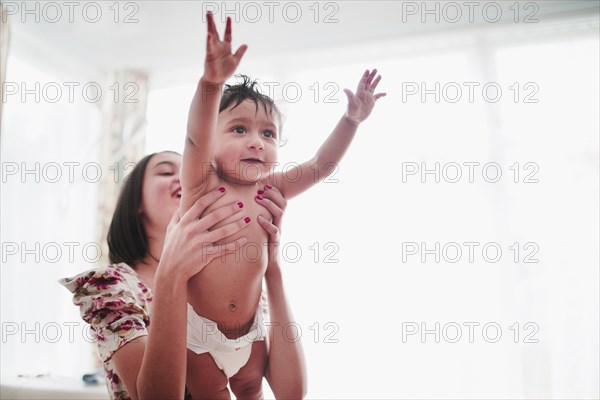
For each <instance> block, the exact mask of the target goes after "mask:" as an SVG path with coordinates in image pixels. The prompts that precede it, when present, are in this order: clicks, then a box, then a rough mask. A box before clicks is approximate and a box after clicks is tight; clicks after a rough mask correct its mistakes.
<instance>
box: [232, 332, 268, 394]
mask: <svg viewBox="0 0 600 400" xmlns="http://www.w3.org/2000/svg"><path fill="white" fill-rule="evenodd" d="M266 366H267V345H266V342H265V341H264V340H260V341H258V342H254V343H252V352H251V353H250V358H249V359H248V362H247V363H246V365H244V366H243V367H242V368H240V370H239V371H238V373H237V374H235V375H234V376H232V377H231V378H229V385H230V386H231V391H232V392H233V393H234V394H235V397H236V398H238V399H262V398H263V393H262V379H263V376H264V374H265V368H266Z"/></svg>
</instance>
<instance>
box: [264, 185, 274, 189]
mask: <svg viewBox="0 0 600 400" xmlns="http://www.w3.org/2000/svg"><path fill="white" fill-rule="evenodd" d="M265 189H273V186H271V185H265Z"/></svg>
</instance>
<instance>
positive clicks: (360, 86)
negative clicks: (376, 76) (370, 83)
mask: <svg viewBox="0 0 600 400" xmlns="http://www.w3.org/2000/svg"><path fill="white" fill-rule="evenodd" d="M368 78H369V70H366V71H365V73H364V74H363V76H362V77H361V78H360V81H359V82H358V87H357V89H356V91H357V92H359V91H360V90H362V89H364V88H365V85H366V84H367V79H368Z"/></svg>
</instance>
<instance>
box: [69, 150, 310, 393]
mask: <svg viewBox="0 0 600 400" xmlns="http://www.w3.org/2000/svg"><path fill="white" fill-rule="evenodd" d="M180 164H181V156H180V155H179V154H177V153H173V152H162V153H155V154H151V155H148V156H146V157H144V158H143V159H142V160H141V161H140V162H139V163H138V164H137V165H136V167H135V169H134V170H133V171H132V172H131V174H130V175H129V177H128V179H127V182H126V183H125V185H124V186H123V189H122V191H121V194H120V196H119V200H118V202H117V208H116V211H115V214H114V216H113V220H112V222H111V226H110V229H109V235H108V243H109V250H110V259H111V263H112V264H113V265H111V266H108V267H102V268H98V269H95V270H91V271H88V272H85V273H82V274H80V275H78V276H76V277H74V278H65V279H62V280H61V283H62V284H63V285H65V286H66V287H67V288H68V289H69V290H71V291H72V292H73V293H74V294H75V295H74V300H73V301H74V303H75V304H76V305H78V306H80V309H81V315H82V317H83V319H84V320H85V321H86V322H88V323H90V324H91V327H92V331H93V332H94V334H95V336H96V338H97V344H98V349H99V351H100V356H101V358H102V361H103V362H104V369H105V372H106V376H107V379H108V382H109V385H110V395H111V398H114V399H128V398H133V399H138V398H140V399H150V398H157V399H167V398H169V399H170V398H172V399H181V398H184V390H185V377H186V348H187V346H186V333H187V331H186V329H187V282H188V280H189V279H190V278H191V277H193V276H194V275H196V274H197V273H198V272H200V271H201V270H202V269H203V268H204V267H205V266H206V265H207V264H208V263H210V261H212V260H213V259H214V258H216V257H220V256H221V255H224V254H227V253H231V252H234V251H236V250H237V249H239V247H240V246H243V245H244V244H245V241H246V240H245V238H241V239H238V240H237V241H235V242H230V243H226V244H220V245H213V244H212V243H214V242H217V241H219V240H221V239H224V238H226V237H228V236H230V235H232V234H234V233H236V232H239V231H241V230H242V229H244V227H245V226H247V223H246V222H244V217H245V216H244V215H243V208H240V207H239V206H238V204H237V203H233V204H231V205H227V206H223V207H221V208H219V209H217V210H215V211H213V212H211V213H210V214H207V215H205V216H204V217H202V218H200V215H202V213H203V212H204V210H205V209H206V208H207V207H208V206H209V205H210V204H212V203H213V202H214V201H215V200H216V199H218V198H219V196H221V195H223V193H224V192H223V191H222V190H224V189H223V188H220V189H221V190H219V189H217V190H214V191H212V192H211V193H208V194H206V195H205V196H203V197H202V198H200V199H199V200H198V201H197V202H196V203H195V205H194V206H193V207H192V208H191V209H190V210H189V211H188V212H187V213H186V214H185V215H179V212H178V208H179V198H180V195H181V185H180V183H179V168H180ZM262 198H263V199H262V200H261V199H259V198H257V199H256V201H257V202H259V203H260V204H262V205H263V206H264V207H265V208H266V209H267V210H268V211H269V212H271V214H272V215H273V223H270V222H269V221H267V220H265V219H261V218H259V220H258V223H259V224H260V225H261V226H262V227H263V228H264V229H265V230H266V231H267V232H268V233H269V240H270V245H269V252H270V254H269V265H268V268H267V272H266V274H265V280H266V283H267V295H268V298H269V308H270V316H271V321H272V322H273V326H274V327H275V328H279V331H275V330H274V331H273V332H271V333H270V335H269V336H270V337H271V343H270V348H269V361H268V365H267V366H266V367H265V377H266V378H267V380H268V382H269V384H270V386H271V388H272V390H273V393H274V394H275V396H276V397H277V398H301V397H303V396H304V395H305V392H306V371H305V365H304V358H303V353H302V347H301V344H300V342H299V341H298V342H295V343H292V342H290V341H286V340H285V339H284V335H283V333H282V332H281V329H282V328H284V327H285V326H286V324H288V323H290V322H291V321H292V315H291V311H290V308H289V306H288V305H287V301H286V299H285V293H284V290H283V284H282V277H281V270H280V269H279V263H278V259H277V244H278V240H279V226H280V224H281V216H282V214H283V208H285V206H286V204H285V203H286V202H285V199H283V197H282V196H281V194H280V193H279V192H278V191H277V189H275V188H272V189H266V190H265V193H264V194H263V195H262ZM234 214H239V219H238V220H237V221H235V222H231V223H229V224H227V225H225V226H223V227H220V228H218V229H215V230H212V231H211V227H213V226H214V225H215V224H217V223H218V222H220V221H222V220H224V219H226V218H228V217H230V216H232V215H234ZM150 312H151V317H152V318H151V321H152V324H150ZM240 372H242V370H240ZM232 389H233V390H234V393H236V389H235V388H233V387H232ZM242 394H243V393H242Z"/></svg>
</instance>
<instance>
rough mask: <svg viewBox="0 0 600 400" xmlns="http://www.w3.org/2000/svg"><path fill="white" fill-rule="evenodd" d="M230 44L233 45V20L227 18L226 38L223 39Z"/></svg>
mask: <svg viewBox="0 0 600 400" xmlns="http://www.w3.org/2000/svg"><path fill="white" fill-rule="evenodd" d="M223 40H225V41H226V42H228V43H231V18H230V17H227V24H226V25H225V36H224V37H223Z"/></svg>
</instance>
